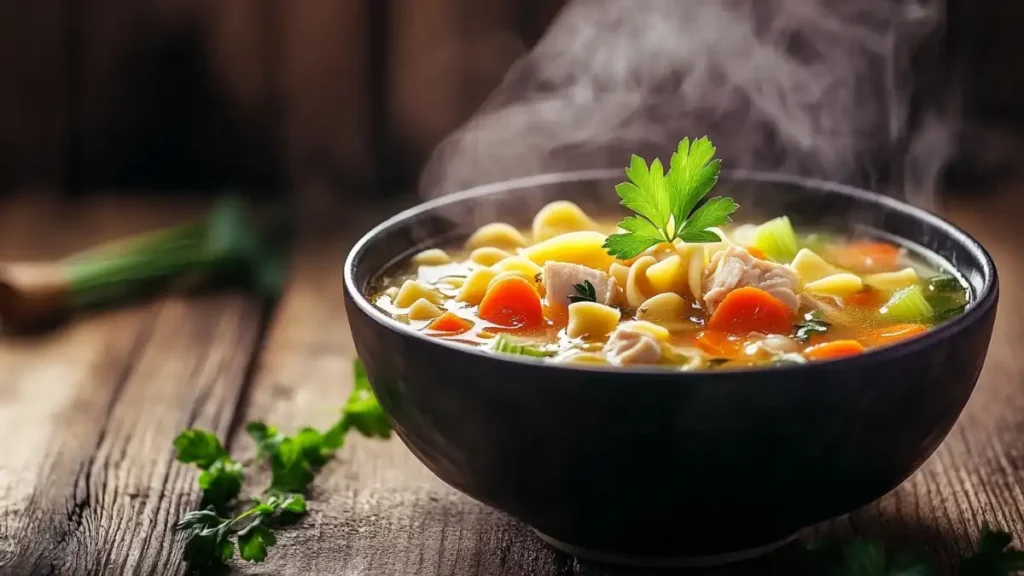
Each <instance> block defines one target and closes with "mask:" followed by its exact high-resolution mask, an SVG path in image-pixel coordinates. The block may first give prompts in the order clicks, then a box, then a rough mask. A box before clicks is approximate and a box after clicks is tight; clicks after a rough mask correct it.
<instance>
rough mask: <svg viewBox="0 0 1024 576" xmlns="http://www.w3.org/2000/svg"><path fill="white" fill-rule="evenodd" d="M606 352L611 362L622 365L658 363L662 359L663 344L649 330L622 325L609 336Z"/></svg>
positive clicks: (605, 346)
mask: <svg viewBox="0 0 1024 576" xmlns="http://www.w3.org/2000/svg"><path fill="white" fill-rule="evenodd" d="M604 354H605V357H606V358H607V359H608V361H609V362H611V363H612V364H617V365H620V366H622V365H626V364H657V363H658V360H660V359H661V344H659V343H658V340H657V339H656V338H655V337H654V336H651V335H650V334H648V333H647V332H641V331H640V330H635V329H632V328H626V327H620V328H619V329H617V330H616V331H615V332H614V333H612V335H611V337H610V338H608V342H607V343H606V344H605V345H604Z"/></svg>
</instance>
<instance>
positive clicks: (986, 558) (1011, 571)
mask: <svg viewBox="0 0 1024 576" xmlns="http://www.w3.org/2000/svg"><path fill="white" fill-rule="evenodd" d="M1012 541H1013V536H1011V535H1010V534H1009V533H1007V532H1003V531H997V530H992V529H990V528H989V527H987V526H986V527H983V528H982V530H981V537H980V538H979V540H978V545H977V551H975V552H974V553H973V554H971V555H970V556H968V557H967V558H965V559H963V560H962V561H961V562H960V565H959V568H958V570H957V572H956V574H957V576H1014V575H1018V574H1022V573H1024V551H1021V550H1019V549H1017V548H1014V547H1013V546H1011V543H1012ZM809 552H810V557H809V558H808V562H809V564H810V567H811V571H810V572H809V573H811V574H815V575H821V576H935V575H936V574H937V573H938V572H937V571H936V569H935V564H934V563H933V562H932V560H931V559H929V558H927V557H925V555H924V554H922V553H921V551H920V550H915V549H910V550H905V551H903V552H897V553H891V552H890V551H889V550H888V549H887V546H886V545H885V544H884V543H883V542H880V541H877V540H866V539H862V538H857V539H853V540H851V541H849V542H846V543H839V542H837V541H827V542H821V541H818V542H814V543H812V544H811V546H810V547H809Z"/></svg>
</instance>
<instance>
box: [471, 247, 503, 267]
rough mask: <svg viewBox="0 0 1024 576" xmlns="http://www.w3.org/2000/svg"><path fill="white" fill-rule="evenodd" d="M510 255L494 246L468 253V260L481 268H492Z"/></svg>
mask: <svg viewBox="0 0 1024 576" xmlns="http://www.w3.org/2000/svg"><path fill="white" fill-rule="evenodd" d="M511 255H512V254H511V253H510V252H506V251H504V250H502V249H501V248H495V247H494V246H483V247H481V248H477V249H476V250H473V251H472V252H470V253H469V260H470V261H471V262H473V263H474V264H479V265H481V266H494V265H495V264H497V263H498V262H501V261H502V260H504V259H505V258H508V257H509V256H511Z"/></svg>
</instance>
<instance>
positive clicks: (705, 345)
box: [695, 330, 744, 358]
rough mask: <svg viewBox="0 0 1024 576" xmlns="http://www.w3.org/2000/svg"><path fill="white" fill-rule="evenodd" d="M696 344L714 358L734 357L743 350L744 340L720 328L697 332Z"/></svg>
mask: <svg viewBox="0 0 1024 576" xmlns="http://www.w3.org/2000/svg"><path fill="white" fill-rule="evenodd" d="M695 340H696V344H697V347H699V348H700V349H701V350H703V351H705V352H707V353H708V354H710V355H712V356H714V357H715V358H735V357H737V356H739V355H740V354H741V353H742V352H743V347H744V342H743V340H739V339H736V338H732V337H731V335H730V334H728V333H727V332H723V331H721V330H702V331H700V332H698V333H697V337H696V339H695Z"/></svg>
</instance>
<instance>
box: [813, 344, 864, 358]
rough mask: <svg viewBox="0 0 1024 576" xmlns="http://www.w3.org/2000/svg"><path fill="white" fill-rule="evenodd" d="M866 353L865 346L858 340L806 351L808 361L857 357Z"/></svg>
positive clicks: (814, 347)
mask: <svg viewBox="0 0 1024 576" xmlns="http://www.w3.org/2000/svg"><path fill="white" fill-rule="evenodd" d="M863 352H864V346H863V345H861V343H860V342H857V341H856V340H835V341H833V342H825V343H824V344H818V345H817V346H811V347H810V348H808V349H806V350H804V357H806V358H807V359H808V360H832V359H835V358H844V357H846V356H856V355H857V354H861V353H863Z"/></svg>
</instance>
